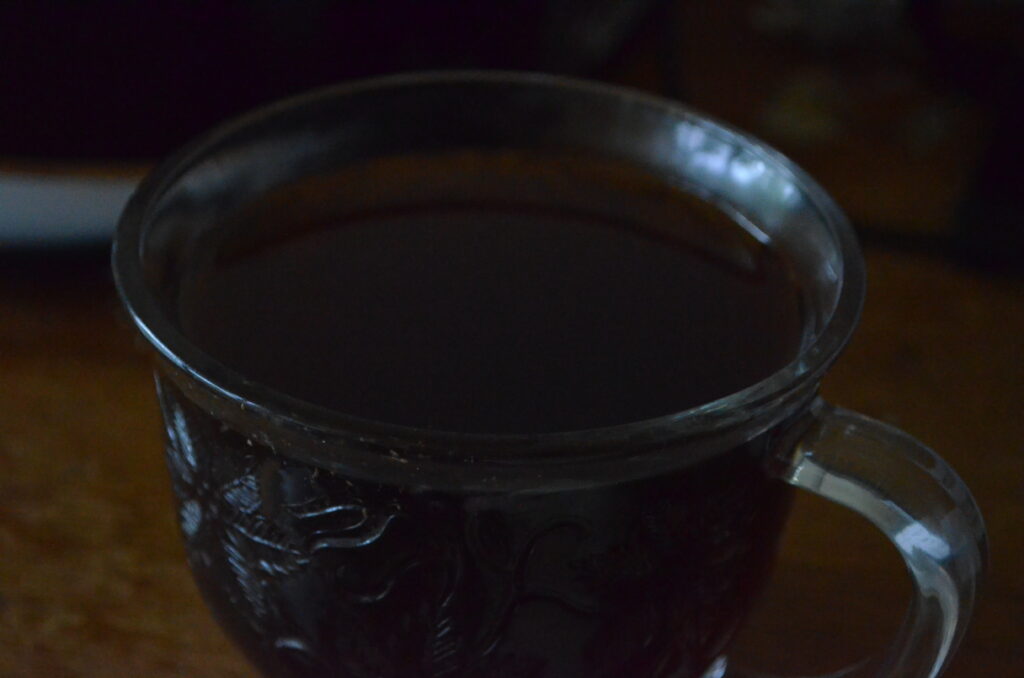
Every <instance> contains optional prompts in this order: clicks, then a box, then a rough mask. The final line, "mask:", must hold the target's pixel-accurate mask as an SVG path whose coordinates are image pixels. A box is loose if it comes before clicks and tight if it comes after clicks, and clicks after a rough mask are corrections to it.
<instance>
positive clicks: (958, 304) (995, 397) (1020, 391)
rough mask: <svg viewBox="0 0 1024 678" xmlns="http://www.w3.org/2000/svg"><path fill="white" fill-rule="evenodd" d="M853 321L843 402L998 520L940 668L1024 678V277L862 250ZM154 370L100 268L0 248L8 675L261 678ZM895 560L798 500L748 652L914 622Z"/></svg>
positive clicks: (801, 656) (833, 650)
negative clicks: (182, 471) (905, 440)
mask: <svg viewBox="0 0 1024 678" xmlns="http://www.w3.org/2000/svg"><path fill="white" fill-rule="evenodd" d="M868 264H869V275H870V278H869V296H868V303H867V308H866V310H865V314H864V319H863V322H862V325H861V328H860V330H859V332H858V334H857V335H856V338H855V339H854V341H853V343H852V345H851V346H850V348H849V350H848V351H847V353H846V354H845V356H844V357H843V359H842V360H841V361H840V363H839V365H838V366H837V367H836V368H835V369H834V370H833V372H832V373H831V374H830V375H829V377H828V378H827V380H826V383H825V387H824V390H825V395H826V396H827V397H828V398H830V399H831V400H833V401H834V402H837V403H840V404H843V405H845V406H848V407H851V408H854V409H858V410H860V411H862V412H865V413H867V414H869V415H872V416H875V417H878V418H881V419H884V420H886V421H889V422H892V423H894V424H896V425H898V426H901V427H903V428H905V429H906V430H907V431H909V432H911V433H913V434H914V435H916V436H918V437H920V438H921V439H922V440H924V441H926V442H927V443H928V444H930V445H932V446H933V447H934V448H935V449H936V450H937V451H939V452H940V454H942V455H943V456H944V457H945V458H946V459H947V460H948V461H949V462H950V463H952V465H953V466H954V467H955V468H957V469H958V470H959V472H960V473H961V475H962V476H963V477H964V479H965V480H966V481H967V483H968V485H970V486H971V487H972V488H973V490H974V492H975V494H976V496H977V499H978V502H979V503H980V505H981V508H982V510H983V512H984V514H985V516H986V519H987V521H988V528H989V533H990V537H991V547H992V568H991V572H990V575H989V579H988V584H987V586H986V587H985V589H984V590H983V593H982V599H981V604H980V606H979V609H978V611H977V615H976V618H975V622H974V624H973V626H972V629H971V631H970V633H969V635H968V637H967V639H966V642H965V643H964V645H963V646H962V649H961V651H960V653H959V655H958V657H957V658H956V660H955V661H954V663H953V665H952V667H951V669H950V671H949V673H948V674H947V675H949V676H953V677H958V676H959V677H965V676H983V677H985V678H989V677H994V678H1006V677H1011V676H1024V632H1022V630H1021V625H1022V624H1021V623H1022V621H1024V412H1022V410H1021V407H1022V403H1024V350H1022V349H1024V339H1022V338H1024V284H1022V283H1021V282H1020V281H1010V280H1005V279H994V278H988V277H985V276H984V275H982V274H979V273H976V272H969V271H965V270H962V269H959V268H957V267H956V266H954V265H953V264H951V263H948V262H946V261H944V260H942V259H938V258H934V257H930V256H926V255H920V254H907V253H894V252H887V251H881V250H869V253H868ZM147 360H148V358H147V356H146V355H145V353H144V352H143V351H141V349H140V344H139V342H138V341H137V340H136V339H135V338H134V335H133V333H132V330H131V327H130V325H129V323H128V322H127V320H126V319H125V317H124V316H123V315H122V314H121V312H120V311H119V308H118V305H117V302H116V299H115V296H114V291H113V287H112V284H111V281H110V276H109V274H108V272H107V264H106V259H105V256H104V255H103V254H100V253H91V254H85V255H81V254H79V255H66V254H65V255H60V254H55V253H39V254H35V255H26V254H24V253H22V254H18V253H12V252H6V253H4V252H0V676H4V677H11V678H16V677H28V676H32V677H36V676H39V677H42V676H46V677H59V676H76V677H78V676H82V677H99V676H104V677H106V676H148V677H151V678H165V677H166V678H170V677H172V676H174V677H181V676H189V677H195V678H201V677H210V678H213V677H217V678H228V677H233V676H247V675H251V674H252V672H251V670H250V669H249V668H248V667H247V666H246V664H245V663H244V661H243V660H242V659H241V657H240V655H239V654H238V652H237V651H235V650H234V649H233V648H232V647H231V646H230V645H229V644H228V642H227V641H226V640H225V639H224V637H223V635H222V634H221V633H220V631H219V630H218V628H217V626H216V625H215V624H214V622H213V621H212V620H211V618H210V616H209V615H208V614H207V612H206V610H205V608H204V607H203V604H202V602H201V601H200V599H199V596H198V595H197V593H196V591H195V589H194V587H193V585H192V582H191V579H190V576H189V573H188V571H187V569H186V566H185V561H184V556H183V551H182V547H181V545H180V543H179V540H178V534H177V528H176V526H175V524H174V521H173V517H172V511H171V510H170V504H171V498H170V493H169V487H168V482H167V478H166V472H165V469H164V466H163V460H162V456H161V446H160V424H159V419H158V415H157V408H156V403H155V400H154V397H153V394H152V382H151V378H150V373H149V367H148V364H147ZM908 591H909V585H908V582H907V576H906V574H905V573H904V572H903V570H902V565H901V564H900V562H899V560H898V558H897V557H896V555H895V553H894V552H891V551H890V549H889V548H888V546H887V545H886V543H885V542H884V540H883V539H882V538H881V537H880V536H879V535H877V534H876V533H875V532H874V531H873V530H871V529H870V528H869V527H867V526H866V525H865V524H864V522H863V521H861V520H859V519H857V518H853V517H851V516H850V515H849V514H847V513H845V512H844V511H842V510H840V509H836V508H833V507H831V506H829V505H827V504H826V503H825V502H824V501H822V500H818V499H816V498H812V497H807V498H801V500H800V501H798V503H797V506H796V510H795V514H794V516H793V518H792V520H791V523H790V527H789V529H788V533H787V536H786V541H785V544H784V549H783V553H782V559H781V563H780V565H779V568H778V573H777V575H776V578H775V581H774V583H773V585H772V588H771V591H770V592H769V593H768V594H767V596H766V600H765V603H764V605H763V606H762V608H761V610H760V612H759V613H757V615H756V617H755V619H754V620H753V621H752V623H751V625H750V626H749V627H748V631H746V632H745V633H744V638H743V641H742V642H743V643H744V644H745V645H746V646H747V647H748V649H747V650H746V651H745V655H746V656H747V657H748V658H750V660H751V661H754V662H757V663H759V664H760V665H761V666H763V667H766V668H768V669H775V670H779V671H791V670H802V671H806V672H811V671H822V670H825V669H829V668H832V669H835V668H838V667H839V666H841V665H842V664H843V663H844V661H845V660H849V659H853V658H855V657H856V656H857V655H859V654H861V653H862V652H864V651H869V650H872V649H876V648H877V647H878V646H879V644H880V643H882V642H883V640H884V638H885V636H886V635H887V634H889V633H891V631H892V629H893V628H895V626H896V625H897V624H898V622H899V619H900V617H901V616H902V613H903V609H904V604H905V601H906V597H907V593H908Z"/></svg>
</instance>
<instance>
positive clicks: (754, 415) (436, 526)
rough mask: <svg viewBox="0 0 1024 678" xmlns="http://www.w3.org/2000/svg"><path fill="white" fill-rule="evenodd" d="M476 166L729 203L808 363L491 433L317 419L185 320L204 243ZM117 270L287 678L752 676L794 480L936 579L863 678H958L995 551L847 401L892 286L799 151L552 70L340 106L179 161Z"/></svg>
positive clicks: (218, 573)
mask: <svg viewBox="0 0 1024 678" xmlns="http://www.w3.org/2000/svg"><path fill="white" fill-rule="evenodd" d="M466 148H487V149H495V148H497V149H520V148H528V149H535V150H545V149H553V150H559V151H565V150H570V151H580V152H585V153H592V154H597V155H598V156H603V157H613V158H616V159H619V160H622V159H625V160H627V161H628V162H630V163H635V164H636V165H637V166H640V167H643V168H646V169H649V170H653V171H655V172H657V173H659V174H660V175H661V176H663V177H665V178H666V179H667V180H669V181H672V182H676V183H678V184H679V185H680V186H683V187H685V188H686V189H687V190H689V191H692V192H695V193H697V194H698V195H700V196H703V197H705V198H707V199H708V200H711V201H713V202H715V203H717V204H718V205H720V206H722V207H723V208H724V209H726V210H729V211H730V212H731V213H732V214H733V215H734V216H735V218H737V219H739V220H741V221H743V222H744V223H746V224H747V225H748V226H749V227H750V228H751V229H753V230H754V231H756V232H757V233H759V234H760V236H761V237H763V238H764V239H766V240H768V241H770V242H771V243H772V245H773V246H774V247H776V248H778V250H779V251H781V252H783V253H784V255H785V256H786V258H787V259H788V260H789V262H790V264H791V265H792V267H793V269H794V271H795V275H796V276H797V277H798V278H799V281H798V282H799V284H800V288H801V290H802V293H803V295H804V299H803V303H804V305H805V307H806V315H807V318H806V322H807V330H806V337H805V341H804V345H803V347H802V350H801V352H800V354H799V356H798V358H797V359H796V360H794V361H793V362H792V363H791V364H789V365H787V366H786V367H785V368H784V369H782V370H780V371H778V372H777V373H775V374H774V375H772V376H771V377H770V378H767V379H765V380H764V381H762V382H760V383H757V384H752V385H751V386H750V387H749V388H746V389H745V390H743V391H741V392H738V393H735V394H733V395H730V396H728V397H724V398H721V399H719V400H716V401H714V402H709V403H706V404H704V405H702V406H700V407H696V408H693V409H690V410H687V411H684V412H680V413H677V414H674V415H671V416H665V417H661V418H657V419H651V420H647V421H639V422H635V423H630V424H624V425H620V426H614V427H609V428H604V429H598V430H590V431H582V432H567V433H558V434H543V435H534V436H510V435H478V434H472V435H468V434H458V433H444V432H437V431H426V430H416V429H411V428H406V427H402V426H396V425H390V424H388V423H386V422H374V421H366V420H361V419H358V418H355V417H352V416H347V415H345V414H344V413H339V412H333V411H329V410H326V409H322V408H319V407H317V406H314V405H312V404H310V403H307V402H302V401H299V400H296V399H293V398H291V397H289V396H287V395H286V394H283V393H279V392H275V391H274V390H272V389H270V388H268V387H265V386H263V385H261V384H259V383H254V382H253V381H251V380H248V379H246V375H244V374H237V373H235V372H233V371H232V370H230V369H228V368H226V367H224V366H223V365H221V364H219V363H218V362H217V361H215V360H214V359H212V358H211V357H209V356H208V355H206V354H205V353H204V352H203V351H202V350H201V349H200V348H199V347H197V346H195V345H192V344H191V343H190V342H189V341H188V340H187V339H186V338H185V337H184V336H183V335H182V334H181V332H180V331H179V329H178V328H177V326H176V325H175V292H176V285H177V282H178V276H180V275H181V271H183V270H185V269H187V267H188V262H189V261H190V259H191V258H194V257H200V256H203V249H202V242H203V239H202V235H203V234H204V233H205V232H208V231H209V230H210V229H216V228H217V226H218V223H220V222H222V220H223V219H224V218H225V217H226V216H227V215H229V214H231V213H232V212H234V211H235V210H237V209H239V208H240V207H242V206H244V205H246V204H247V203H250V202H251V201H253V200H254V199H255V198H257V197H258V196H260V195H262V194H265V193H266V192H267V191H269V190H271V189H274V188H275V187H280V186H282V185H285V184H294V183H297V182H302V181H304V180H308V179H311V178H315V177H317V176H322V175H324V174H326V173H330V172H332V171H335V170H337V169H339V168H342V167H345V166H347V165H350V164H351V163H355V162H358V161H361V160H366V159H370V158H375V157H380V156H387V155H393V154H406V155H409V154H415V153H430V152H435V151H443V150H446V149H466ZM296 209H300V210H301V209H302V208H301V205H298V206H297V207H296ZM113 264H114V272H115V276H116V280H117V284H118V287H119V290H120V293H121V295H122V298H123V300H124V303H125V304H126V306H127V308H128V310H129V311H130V313H131V314H132V316H133V318H134V320H135V322H136V323H137V325H138V328H139V329H140V331H141V332H142V334H143V335H144V336H145V337H146V339H147V340H148V341H149V342H150V343H151V344H152V346H153V347H154V348H155V354H156V355H157V359H158V366H157V371H156V374H157V387H158V395H159V401H160V404H161V407H162V410H163V414H164V418H165V422H166V432H167V435H166V442H167V458H168V465H169V468H170V471H171V475H172V480H173V487H174V490H175V494H176V496H177V501H178V504H177V508H178V511H179V518H180V523H181V527H182V531H183V534H184V538H185V542H186V544H187V548H188V553H189V562H190V565H191V567H192V569H193V573H194V575H195V578H196V581H197V582H198V584H199V586H200V588H201V590H202V592H203V594H204V597H205V599H206V601H207V602H208V604H209V605H210V607H211V608H212V610H213V612H214V613H215V615H216V616H217V618H218V620H219V621H220V623H221V624H222V625H223V627H224V628H225V629H226V630H227V632H228V633H229V635H230V636H231V637H232V639H233V640H234V641H235V642H236V643H238V644H239V645H240V646H241V647H242V648H243V649H244V651H245V652H246V654H247V656H248V657H249V658H250V659H251V660H252V661H253V662H254V663H255V664H256V665H257V666H258V667H259V668H260V669H261V670H262V671H263V672H264V673H265V674H266V675H268V676H282V677H283V676H352V677H356V676H360V677H362V676H380V677H391V676H395V677H398V676H401V677H403V678H410V677H415V676H442V675H443V676H532V677H541V676H544V677H556V676H557V677H558V678H569V677H572V676H588V677H591V676H630V677H637V676H673V677H679V678H696V677H697V676H701V675H706V676H722V675H740V673H738V669H735V668H733V667H728V666H727V663H726V661H725V658H724V657H725V653H726V652H727V650H728V644H729V641H730V639H731V637H732V635H733V634H734V632H735V630H736V628H737V627H738V626H739V625H740V624H741V622H742V621H743V618H744V616H745V615H746V613H747V611H748V609H749V607H750V603H751V601H752V600H753V599H754V598H755V597H756V595H757V593H758V591H759V590H760V589H761V587H762V585H763V583H764V579H765V578H766V573H767V572H768V570H769V569H770V565H771V560H772V558H773V555H774V549H775V544H776V542H777V539H778V537H779V533H780V531H781V528H782V523H783V520H784V517H785V514H786V511H787V509H788V502H789V497H790V492H791V487H792V486H796V487H799V488H803V489H804V490H807V491H810V492H813V493H815V494H818V495H821V496H823V497H826V498H828V499H830V500H832V501H835V502H838V503H840V504H842V505H844V506H847V507H849V508H850V509H852V510H853V511H856V512H858V513H860V514H861V515H863V516H865V517H867V518H868V519H869V520H870V521H871V522H872V523H874V524H875V525H876V526H878V527H879V528H880V529H881V530H882V531H883V532H884V533H885V534H886V535H887V536H888V537H889V539H890V540H891V541H892V543H893V545H894V546H895V547H896V548H897V549H898V550H899V552H900V553H901V555H902V556H903V558H904V560H905V562H906V565H907V568H908V570H909V572H910V575H911V577H912V579H913V581H914V584H915V591H916V593H915V595H914V598H913V602H912V604H911V605H910V609H909V611H908V612H907V615H906V619H905V622H904V624H903V627H902V631H901V633H900V634H899V636H898V637H897V638H896V639H894V640H893V642H892V645H891V648H890V650H889V651H888V654H887V656H885V657H883V658H880V659H879V660H878V661H876V662H874V663H872V664H870V666H871V668H870V669H863V673H867V674H870V675H875V676H902V677H918V676H921V677H924V676H936V675H939V673H941V671H942V669H943V667H944V666H945V664H946V663H947V662H948V660H949V658H950V656H951V654H952V653H953V652H954V651H955V649H956V647H957V644H958V642H959V641H960V639H961V637H962V635H963V632H964V628H965V626H966V624H967V621H968V618H969V617H970V614H971V610H972V607H973V604H974V599H975V595H976V591H977V588H978V584H979V580H980V577H981V574H982V571H983V569H984V564H985V559H986V544H985V532H984V526H983V523H982V519H981V517H980V515H979V513H978V509H977V507H976V505H975V503H974V501H973V499H972V497H971V495H970V493H969V492H968V490H967V488H966V487H965V486H964V485H963V483H962V482H961V481H960V479H959V478H958V477H957V475H956V474H955V473H954V472H953V471H952V470H951V469H950V468H949V467H948V466H947V465H946V464H945V463H944V462H943V461H942V460H941V459H940V458H938V457H937V456H936V455H935V454H934V453H932V452H931V451H930V450H928V449H927V448H926V447H924V446H923V445H922V444H921V443H919V442H917V441H916V440H914V439H913V438H911V437H909V436H908V435H906V434H904V433H902V432H900V431H898V430H895V429H893V428H891V427H889V426H886V425H884V424H882V423H879V422H876V421H873V420H871V419H868V418H866V417H863V416H861V415H858V414H856V413H853V412H849V411H846V410H842V409H839V408H835V407H833V406H831V405H828V404H826V403H824V402H822V401H821V400H820V398H818V396H817V388H818V384H819V382H820V380H821V378H822V377H823V375H824V374H825V371H826V370H827V369H828V367H829V366H830V365H831V363H832V362H833V361H834V360H835V359H836V357H837V356H838V355H839V353H840V351H841V349H842V348H843V346H844V345H845V344H846V342H847V340H848V339H849V337H850V334H851V333H852V331H853V329H854V326H855V324H856V322H857V318H858V313H859V310H860V307H861V302H862V296H863V292H864V269H863V263H862V261H861V255H860V252H859V249H858V245H857V242H856V240H855V236H854V234H853V232H852V230H851V228H850V226H849V225H848V223H847V222H846V220H845V218H844V217H843V215H842V214H841V213H840V211H839V210H838V209H837V207H836V206H835V204H834V203H833V202H832V200H831V199H829V197H828V196H827V195H826V194H825V193H824V192H823V191H822V189H821V188H820V187H819V186H818V185H817V184H815V183H814V182H813V181H812V180H811V179H810V178H808V177H807V176H806V175H805V174H804V173H803V172H801V171H800V170H799V169H798V168H796V167H794V166H793V164H792V163H790V162H789V161H788V160H787V159H786V158H784V157H782V156H781V155H779V154H778V153H777V152H775V151H773V150H771V149H770V148H767V147H765V146H764V145H763V144H761V143H759V142H758V141H756V140H755V139H752V138H750V137H748V136H745V135H743V134H741V133H739V132H736V131H734V130H731V129H728V128H727V127H725V126H722V125H720V124H718V123H716V122H714V121H712V120H709V119H707V118H706V117H704V116H702V115H701V114H699V113H697V112H695V111H692V110H690V109H687V108H685V107H682V106H679V105H677V104H674V103H670V102H667V101H662V100H659V99H656V98H652V97H649V96H645V95H642V94H639V93H636V92H631V91H625V90H621V89H614V88H610V87H606V86H601V85H596V84H589V83H583V82H575V81H570V80H565V79H558V78H552V77H546V76H537V75H522V74H518V75H517V74H500V73H491V74H481V73H475V74H473V73H469V74H458V73H454V74H424V75H413V76H401V77H394V78H386V79H381V80H375V81H369V82H365V83H359V84H353V85H346V86H341V87H337V88H333V89H327V90H323V91H318V92H314V93H311V94H309V95H306V96H301V97H298V98H295V99H292V100H289V101H285V102H282V103H278V104H275V105H272V106H269V107H267V108H265V109H262V110H260V111H257V112H255V113H252V114H250V115H248V116H245V117H242V118H240V119H238V120H235V121H233V122H231V123H229V124H227V125H225V126H223V127H221V128H219V129H217V130H215V131H214V132H212V133H211V134H209V135H208V136H206V137H204V138H202V139H200V140H199V141H197V142H195V143H193V144H192V145H191V146H189V147H187V148H186V149H184V150H182V151H181V152H180V153H178V154H177V155H175V156H174V157H172V158H170V159H169V160H167V161H166V162H164V163H163V164H162V165H161V166H160V167H159V168H158V169H157V170H156V171H155V172H153V174H152V175H151V176H150V177H149V178H148V179H147V180H146V181H145V182H144V183H143V184H142V185H141V187H140V188H139V190H138V192H137V193H136V194H135V196H134V198H133V199H132V201H131V203H130V204H129V206H128V208H127V209H126V211H125V213H124V216H123V218H122V220H121V223H120V226H119V230H118V233H117V238H116V242H115V245H114V252H113ZM296 340H297V341H301V338H296ZM894 574H895V573H894ZM850 584H851V585H853V584H854V582H851V583H850ZM744 675H745V674H744Z"/></svg>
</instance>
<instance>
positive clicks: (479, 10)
mask: <svg viewBox="0 0 1024 678" xmlns="http://www.w3.org/2000/svg"><path fill="white" fill-rule="evenodd" d="M655 4H656V0H521V1H519V2H514V3H513V2H509V3H491V2H475V1H474V2H468V1H459V0H436V1H431V2H421V1H419V0H378V1H376V2H363V1H361V0H296V1H294V2H278V1H275V0H251V1H248V2H244V1H238V0H209V1H207V2H189V1H185V0H147V2H138V3H134V2H122V1H119V0H32V1H20V0H15V1H13V2H4V3H0V102H3V103H2V105H0V245H3V244H7V245H22V246H25V245H28V246H32V245H39V244H44V245H45V244H52V243H58V244H65V245H67V244H78V243H83V242H90V241H103V240H105V239H106V238H107V237H109V233H110V231H111V230H112V228H113V223H114V219H116V216H117V214H118V213H119V211H120V208H121V206H122V205H123V203H124V201H125V199H126V197H127V195H128V193H129V192H130V189H131V186H132V185H133V184H134V182H135V181H137V179H138V178H139V176H140V175H141V174H142V173H143V171H144V168H145V167H146V166H148V165H149V164H150V163H152V162H153V161H154V160H155V159H157V158H159V157H161V156H163V155H165V154H167V153H168V152H170V151H171V150H173V149H174V148H176V147H178V146H180V145H181V144H183V143H185V142H186V141H187V140H189V139H190V138H192V137H194V136H196V135H197V134H199V133H201V132H203V131H204V130H206V129H207V128H209V127H211V126H213V125H214V124H216V123H217V122H220V121H222V120H224V119H225V118H228V117H230V116H233V115H236V114H238V113H240V112H242V111H245V110H248V109H250V108H252V107H254V106H257V105H259V104H263V103H267V102H269V101H272V100H275V99H279V98H282V97H285V96H288V95H291V94H296V93H298V92H301V91H304V90H307V89H310V88H314V87H319V86H324V85H327V84H331V83H336V82H340V81H344V80H350V79H354V78H362V77H367V76H372V75H379V74H384V73H393V72H397V71H408V70H422V69H437V68H502V69H523V70H542V71H550V72H558V73H572V74H587V73H592V72H594V71H596V70H598V69H600V68H601V67H602V66H603V65H604V64H605V63H606V62H607V60H608V59H609V58H610V56H611V55H613V54H614V53H615V52H616V51H617V49H618V47H619V45H620V44H621V43H622V41H623V40H625V39H626V38H627V36H629V35H630V34H632V33H633V32H634V31H635V29H636V27H637V25H638V24H639V23H640V22H641V21H642V20H643V19H644V17H645V16H647V15H648V14H649V12H650V11H651V8H652V7H653V6H654V5H655Z"/></svg>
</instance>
